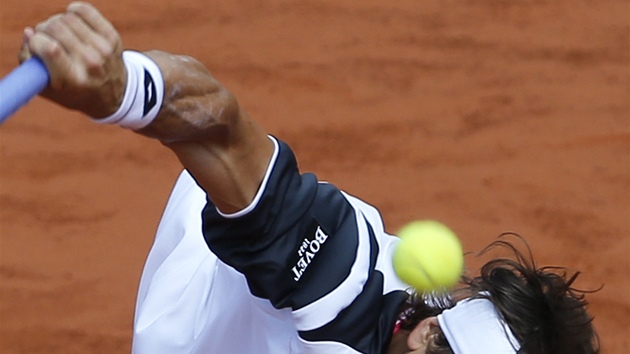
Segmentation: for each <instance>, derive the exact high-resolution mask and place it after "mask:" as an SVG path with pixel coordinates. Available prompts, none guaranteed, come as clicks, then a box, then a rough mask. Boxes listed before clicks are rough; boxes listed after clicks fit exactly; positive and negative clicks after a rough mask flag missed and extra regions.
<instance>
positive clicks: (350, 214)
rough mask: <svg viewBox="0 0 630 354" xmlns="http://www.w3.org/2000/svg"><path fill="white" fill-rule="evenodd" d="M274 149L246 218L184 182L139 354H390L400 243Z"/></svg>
mask: <svg viewBox="0 0 630 354" xmlns="http://www.w3.org/2000/svg"><path fill="white" fill-rule="evenodd" d="M272 140H273V142H274V144H275V145H276V148H275V152H274V156H273V158H272V161H271V163H270V165H269V168H268V170H267V173H266V175H265V178H264V180H263V182H262V184H261V186H260V189H259V191H258V193H257V195H256V197H255V199H254V201H253V202H252V203H251V205H250V206H248V207H247V208H246V209H244V210H242V211H240V212H237V213H235V214H229V215H226V214H223V213H221V212H219V211H218V210H217V209H216V207H215V206H214V205H213V204H212V203H211V202H209V201H207V200H206V199H205V194H204V193H203V191H201V190H200V188H199V187H198V186H197V185H196V184H195V183H194V180H192V178H191V177H190V176H189V175H188V174H187V173H186V172H184V173H183V174H182V176H180V179H179V180H178V182H177V184H176V186H175V188H174V190H173V193H172V195H171V199H170V200H169V203H168V205H167V208H166V211H165V213H164V217H163V219H162V221H161V224H160V228H159V229H158V233H157V235H156V241H155V244H154V246H153V249H152V251H151V254H150V255H149V258H148V260H147V264H146V266H145V271H144V273H143V278H142V281H141V286H140V292H139V296H138V304H137V309H136V324H135V335H134V353H273V354H280V353H313V354H315V353H327V354H328V353H332V354H337V353H374V354H377V353H378V354H380V353H383V352H385V350H386V347H387V344H388V342H389V340H390V338H391V333H392V329H393V326H394V323H395V321H396V319H397V316H398V311H399V309H400V306H401V305H402V304H403V302H404V301H405V299H406V298H407V293H406V292H405V289H406V286H405V285H404V284H403V283H402V282H401V281H400V280H399V279H398V278H397V277H396V276H395V275H394V272H393V269H392V265H391V253H392V252H393V248H394V246H395V244H396V242H397V238H396V237H393V236H390V235H388V234H386V233H385V231H384V229H383V223H382V219H381V217H380V214H379V213H378V211H377V210H376V209H375V208H373V207H372V206H370V205H368V204H366V203H364V202H362V201H360V200H359V199H356V198H354V197H352V196H349V195H347V194H346V193H344V192H342V191H340V190H339V189H337V188H336V187H335V186H333V185H331V184H328V183H322V182H318V181H317V178H316V177H315V176H314V175H312V174H300V173H299V171H298V167H297V162H296V159H295V157H294V155H293V152H292V151H291V149H290V148H289V147H288V146H287V145H286V144H285V143H283V142H281V141H278V140H276V139H274V138H272ZM202 209H203V211H202ZM204 241H205V244H206V245H207V247H205V249H202V246H205V245H204ZM208 249H209V250H208ZM169 287H171V288H170V289H169ZM169 331H172V332H171V333H170V334H165V333H166V332H169ZM173 332H174V333H175V334H173Z"/></svg>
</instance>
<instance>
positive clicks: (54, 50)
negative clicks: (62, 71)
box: [28, 32, 64, 60]
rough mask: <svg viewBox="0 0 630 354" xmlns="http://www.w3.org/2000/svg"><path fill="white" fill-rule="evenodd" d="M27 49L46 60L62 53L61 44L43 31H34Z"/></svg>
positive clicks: (55, 57) (53, 58)
mask: <svg viewBox="0 0 630 354" xmlns="http://www.w3.org/2000/svg"><path fill="white" fill-rule="evenodd" d="M28 49H29V51H31V52H33V53H34V54H35V55H37V56H39V57H42V58H44V59H47V60H55V59H58V58H59V57H60V56H61V55H62V54H63V51H64V49H63V47H62V46H61V44H60V43H59V42H58V41H56V40H54V39H53V38H51V37H50V36H49V35H47V34H46V33H43V32H36V33H35V35H34V36H33V37H32V38H31V40H30V41H29V45H28Z"/></svg>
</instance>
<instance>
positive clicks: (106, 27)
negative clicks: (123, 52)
mask: <svg viewBox="0 0 630 354" xmlns="http://www.w3.org/2000/svg"><path fill="white" fill-rule="evenodd" d="M67 10H68V12H72V13H75V14H76V15H77V16H79V17H80V18H81V19H83V21H85V23H86V24H87V25H88V26H90V27H91V28H92V29H93V30H94V32H96V33H98V34H100V35H101V36H103V37H104V38H105V39H107V41H109V42H110V43H117V42H120V36H119V35H118V32H117V31H116V29H115V28H114V25H112V23H111V22H109V21H108V20H107V19H106V18H105V16H103V15H102V14H101V13H100V11H98V10H97V9H96V8H95V7H94V6H92V5H91V4H89V3H85V2H80V1H78V2H73V3H71V4H70V5H68V9H67Z"/></svg>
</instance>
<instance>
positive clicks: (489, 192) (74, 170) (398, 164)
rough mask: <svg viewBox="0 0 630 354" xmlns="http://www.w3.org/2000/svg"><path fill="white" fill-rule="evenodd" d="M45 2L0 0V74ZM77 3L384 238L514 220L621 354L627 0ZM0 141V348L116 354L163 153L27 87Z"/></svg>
mask: <svg viewBox="0 0 630 354" xmlns="http://www.w3.org/2000/svg"><path fill="white" fill-rule="evenodd" d="M66 4H67V3H66V2H64V1H59V0H52V1H51V0H46V1H44V0H26V1H18V0H2V3H1V4H0V13H1V22H0V30H1V33H0V34H1V49H2V51H1V56H0V59H1V63H0V64H1V66H0V72H1V74H2V75H5V74H6V73H7V72H8V71H9V70H10V69H11V68H13V67H14V66H15V62H16V59H15V57H16V52H17V49H18V47H19V45H20V40H21V30H22V28H23V27H24V26H27V25H34V24H35V23H36V22H37V21H39V20H42V19H44V18H46V17H47V16H48V15H50V14H52V13H54V12H56V11H60V10H62V9H63V8H64V7H65V6H66ZM96 4H97V5H98V6H99V7H100V8H101V10H102V12H104V13H105V14H106V15H107V16H109V17H110V18H111V19H112V21H113V23H114V24H115V25H116V26H117V27H118V28H119V30H120V31H121V33H122V36H123V39H124V42H125V45H126V47H127V48H134V49H152V48H161V49H165V50H168V51H172V52H177V53H185V54H189V55H192V56H194V57H196V58H198V59H200V60H201V61H202V62H203V63H204V64H206V66H207V67H208V68H210V69H211V71H212V72H213V73H214V75H215V76H216V77H217V78H218V79H219V80H221V81H222V82H224V83H225V84H226V85H227V86H228V87H229V88H230V89H231V90H232V91H233V92H234V93H235V94H236V95H237V97H239V98H240V101H241V103H242V104H243V105H244V106H245V107H246V109H247V110H248V111H249V113H250V114H251V115H252V116H254V117H256V118H257V119H258V120H259V121H260V122H261V123H262V125H263V126H264V127H265V128H266V129H267V130H268V131H269V132H270V133H273V134H275V135H277V136H279V137H281V138H283V139H284V140H286V141H287V142H289V143H290V144H291V145H292V146H293V147H294V149H295V150H296V152H297V155H298V158H299V161H300V164H301V167H302V169H303V170H304V171H314V172H316V173H317V174H318V175H319V176H320V178H321V179H323V180H328V181H333V182H335V183H336V184H337V185H338V186H340V187H341V188H343V189H345V190H347V191H349V192H351V193H353V194H356V195H358V196H361V197H362V198H363V199H365V200H367V201H369V202H370V203H372V204H375V205H377V206H378V207H380V209H381V211H382V213H383V215H384V218H385V220H386V227H387V228H388V229H389V230H390V231H391V232H395V231H396V229H397V228H398V227H400V226H401V225H402V224H403V223H404V222H406V221H409V220H411V219H415V218H433V219H438V220H441V221H443V222H445V223H447V224H448V225H450V226H451V227H452V228H453V229H454V230H455V231H456V232H457V233H458V234H459V235H460V236H461V238H462V239H463V242H464V246H465V249H466V250H467V251H479V250H480V249H481V248H483V246H485V245H486V244H488V243H489V242H491V241H493V240H495V239H496V237H497V236H498V235H499V234H500V233H502V232H504V231H515V232H518V233H519V234H521V235H522V236H523V237H524V238H525V239H526V240H527V241H528V242H529V244H530V246H531V248H532V250H533V253H534V255H535V257H536V259H537V260H538V262H539V264H540V265H564V266H567V267H569V269H570V270H571V271H575V270H580V271H582V272H583V273H582V275H581V276H580V278H579V280H578V282H577V284H576V285H577V286H578V287H580V288H584V289H596V288H599V287H600V286H602V285H603V289H602V290H601V291H599V292H597V293H595V294H593V295H592V296H591V298H590V299H591V306H590V309H591V311H592V313H593V314H594V316H595V325H596V327H597V329H598V331H599V333H600V335H601V341H602V345H603V348H604V350H603V353H619V354H622V353H627V352H628V348H630V336H629V334H630V333H629V330H628V328H630V275H629V274H630V116H629V114H630V103H629V100H630V96H629V95H630V91H629V90H630V48H629V43H630V36H629V32H628V31H629V21H630V18H629V17H628V16H629V15H628V14H629V13H630V12H629V11H630V2H629V1H627V0H589V1H578V0H555V1H543V0H519V1H515V0H514V1H512V0H476V1H467V0H465V1H451V0H439V1H438V0H391V1H381V0H378V1H377V0H360V1H359V0H352V1H333V0H317V1H287V0H271V1H256V0H218V1H200V0H199V1H197V0H184V1H162V0H158V1H155V0H154V1H148V0H139V1H133V2H123V1H105V0H101V1H97V2H96ZM0 94H1V93H0ZM0 146H1V150H0V232H1V237H0V286H1V289H0V290H1V291H0V352H2V353H6V354H9V353H126V352H129V351H130V345H131V326H132V320H133V312H134V301H135V295H136V289H137V284H138V280H139V277H140V273H141V270H142V266H143V262H144V258H145V257H146V255H147V253H148V251H149V248H150V246H151V244H152V237H153V233H154V231H155V229H156V226H157V222H158V220H159V218H160V215H161V212H162V209H163V207H164V205H165V202H166V198H167V196H168V194H169V191H170V187H171V186H172V184H173V182H174V179H175V177H176V176H177V174H178V173H179V171H180V166H179V164H178V162H177V161H176V159H175V158H174V156H173V155H171V154H170V152H169V151H168V150H166V149H165V148H164V147H162V146H161V145H160V144H159V143H156V142H154V141H151V140H149V139H146V138H144V137H140V136H136V135H134V134H133V133H131V132H128V131H124V130H122V129H119V128H115V127H102V126H97V125H96V124H94V123H92V122H90V121H88V120H87V119H85V118H83V117H82V116H80V115H78V114H76V113H72V112H69V111H66V110H63V109H61V108H58V107H56V106H54V105H52V104H50V103H48V102H46V101H44V100H42V99H36V100H34V101H33V102H32V103H31V104H30V105H28V106H27V107H26V108H24V109H23V110H21V111H20V112H19V113H18V114H17V115H15V116H14V117H13V118H12V119H11V120H9V121H7V122H6V123H5V124H4V125H3V126H2V127H0ZM467 261H468V262H469V266H470V268H474V267H475V265H476V264H477V263H478V261H479V260H478V259H476V258H475V257H473V256H470V257H468V259H467ZM225 306H230V304H225Z"/></svg>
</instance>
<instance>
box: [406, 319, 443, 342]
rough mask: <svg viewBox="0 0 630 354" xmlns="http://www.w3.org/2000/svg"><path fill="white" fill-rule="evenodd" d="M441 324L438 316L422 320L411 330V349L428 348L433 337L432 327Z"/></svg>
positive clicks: (409, 340)
mask: <svg viewBox="0 0 630 354" xmlns="http://www.w3.org/2000/svg"><path fill="white" fill-rule="evenodd" d="M437 326H439V324H438V321H437V317H435V316H433V317H428V318H425V319H424V320H422V321H421V322H420V323H418V325H417V326H416V327H415V328H414V329H413V330H412V331H411V332H409V337H407V346H408V347H409V349H411V350H418V349H420V348H426V347H427V345H428V344H429V340H430V338H431V333H432V332H433V331H432V329H433V328H434V327H437Z"/></svg>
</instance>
